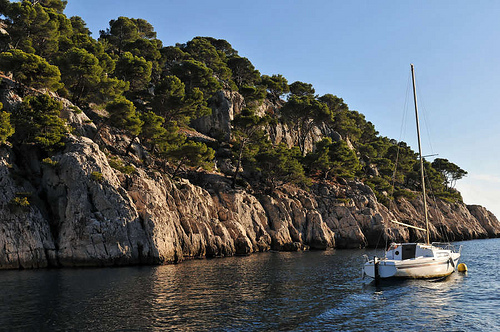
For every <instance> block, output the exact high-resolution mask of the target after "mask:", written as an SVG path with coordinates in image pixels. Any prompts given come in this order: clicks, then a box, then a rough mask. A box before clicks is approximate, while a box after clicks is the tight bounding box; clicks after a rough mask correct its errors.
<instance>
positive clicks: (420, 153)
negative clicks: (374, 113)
mask: <svg viewBox="0 0 500 332" xmlns="http://www.w3.org/2000/svg"><path fill="white" fill-rule="evenodd" d="M410 66H411V78H412V81H413V100H414V102H415V119H416V121H417V138H418V154H419V156H420V178H421V181H422V194H423V195H424V215H425V229H426V238H425V240H426V243H427V244H430V241H429V218H428V216H427V195H426V193H425V178H424V160H423V158H422V146H421V143H420V123H419V121H418V107H417V89H416V85H415V68H413V64H411V65H410Z"/></svg>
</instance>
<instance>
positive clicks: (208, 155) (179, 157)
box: [167, 141, 215, 177]
mask: <svg viewBox="0 0 500 332" xmlns="http://www.w3.org/2000/svg"><path fill="white" fill-rule="evenodd" d="M214 156H215V151H214V150H213V149H212V148H209V147H208V146H207V145H206V144H204V143H201V142H193V141H186V142H184V143H183V144H182V145H180V146H178V147H175V148H173V149H171V150H170V151H169V152H168V156H167V157H168V158H169V159H170V160H173V161H176V162H177V168H176V169H175V171H174V173H173V175H172V176H173V177H175V176H176V175H177V173H178V171H179V169H180V168H181V166H183V165H188V166H191V167H202V168H204V169H212V167H213V159H214Z"/></svg>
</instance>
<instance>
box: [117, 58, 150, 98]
mask: <svg viewBox="0 0 500 332" xmlns="http://www.w3.org/2000/svg"><path fill="white" fill-rule="evenodd" d="M151 69H152V63H151V62H149V61H147V60H146V59H144V58H142V57H139V56H136V55H133V54H132V53H130V52H125V53H123V54H122V55H121V56H120V58H118V61H117V62H116V67H115V75H116V77H117V78H119V79H121V80H122V81H127V82H129V83H130V90H131V91H140V90H145V89H146V88H147V87H148V82H149V81H150V80H151Z"/></svg>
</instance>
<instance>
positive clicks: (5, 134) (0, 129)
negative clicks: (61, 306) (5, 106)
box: [0, 103, 15, 146]
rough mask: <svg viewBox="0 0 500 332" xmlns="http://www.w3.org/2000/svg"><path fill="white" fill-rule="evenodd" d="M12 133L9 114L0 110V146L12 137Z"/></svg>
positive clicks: (12, 128)
mask: <svg viewBox="0 0 500 332" xmlns="http://www.w3.org/2000/svg"><path fill="white" fill-rule="evenodd" d="M0 105H1V103H0ZM0 109H1V107H0ZM14 132H15V130H14V127H12V125H11V123H10V113H7V112H4V111H1V110H0V146H1V145H2V144H5V143H6V142H7V139H8V138H9V137H10V136H12V135H13V134H14Z"/></svg>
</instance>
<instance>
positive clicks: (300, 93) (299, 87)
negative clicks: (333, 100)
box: [289, 81, 315, 97]
mask: <svg viewBox="0 0 500 332" xmlns="http://www.w3.org/2000/svg"><path fill="white" fill-rule="evenodd" d="M289 89H290V93H291V94H292V95H293V96H297V97H314V93H315V91H314V88H313V86H312V84H309V83H304V82H300V81H296V82H293V83H292V84H290V86H289Z"/></svg>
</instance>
